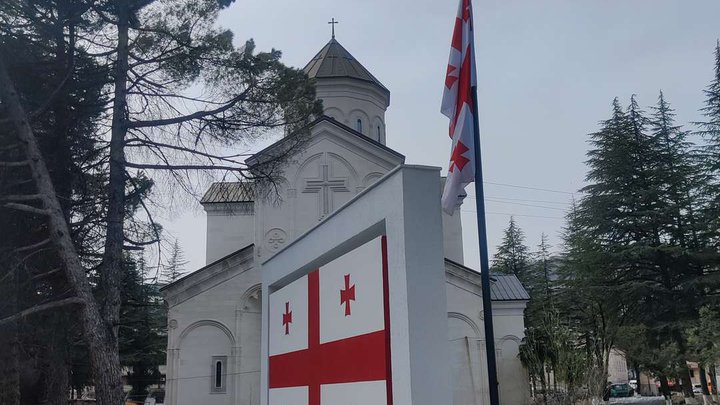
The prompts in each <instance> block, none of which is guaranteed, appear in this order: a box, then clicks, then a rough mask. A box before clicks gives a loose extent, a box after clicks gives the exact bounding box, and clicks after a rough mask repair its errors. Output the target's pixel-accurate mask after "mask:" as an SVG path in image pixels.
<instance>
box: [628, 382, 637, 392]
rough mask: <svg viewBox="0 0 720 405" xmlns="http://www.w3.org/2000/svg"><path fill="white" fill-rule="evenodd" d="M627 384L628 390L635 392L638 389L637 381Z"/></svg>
mask: <svg viewBox="0 0 720 405" xmlns="http://www.w3.org/2000/svg"><path fill="white" fill-rule="evenodd" d="M628 384H630V388H632V389H633V390H634V391H637V389H638V381H637V380H630V381H628Z"/></svg>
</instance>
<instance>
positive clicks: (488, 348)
mask: <svg viewBox="0 0 720 405" xmlns="http://www.w3.org/2000/svg"><path fill="white" fill-rule="evenodd" d="M471 92H472V103H473V106H474V107H475V108H474V110H475V111H473V112H474V114H473V137H474V141H475V142H474V144H475V211H477V227H478V241H479V245H480V246H479V247H480V280H481V286H482V300H483V323H484V325H485V352H486V357H487V367H488V388H489V390H490V405H500V399H499V395H498V379H497V362H496V360H495V332H494V331H493V317H492V300H491V296H490V260H489V259H488V243H487V224H486V223H485V192H484V190H483V177H482V159H481V157H480V123H479V119H478V110H479V108H478V100H477V86H472V88H471Z"/></svg>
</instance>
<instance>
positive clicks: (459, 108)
mask: <svg viewBox="0 0 720 405" xmlns="http://www.w3.org/2000/svg"><path fill="white" fill-rule="evenodd" d="M475 85H476V78H475V49H474V45H473V22H472V6H471V4H470V0H460V7H459V8H458V14H457V17H456V18H455V28H454V29H453V36H452V42H451V44H450V58H449V61H448V66H447V73H446V75H445V88H444V91H443V99H442V107H441V108H440V111H441V112H442V113H443V114H444V115H446V116H447V117H448V118H450V138H451V139H452V148H451V150H450V167H449V168H448V175H447V180H446V181H445V189H444V191H443V195H442V207H443V210H444V211H445V212H447V213H448V214H450V215H452V214H453V212H454V211H455V210H456V209H457V208H458V207H459V206H460V204H462V202H463V199H465V197H466V196H467V194H466V193H465V187H466V186H467V185H468V184H470V183H472V182H473V181H474V180H475V134H474V131H475V129H474V125H473V124H474V117H473V114H477V111H476V108H475V106H474V105H473V98H472V90H471V89H472V87H473V86H475Z"/></svg>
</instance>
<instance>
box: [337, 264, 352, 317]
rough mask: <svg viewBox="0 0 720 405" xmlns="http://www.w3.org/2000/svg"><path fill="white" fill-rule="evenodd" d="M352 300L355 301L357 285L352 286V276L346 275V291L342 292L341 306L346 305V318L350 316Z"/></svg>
mask: <svg viewBox="0 0 720 405" xmlns="http://www.w3.org/2000/svg"><path fill="white" fill-rule="evenodd" d="M350 300H353V301H355V284H353V285H352V286H350V275H349V274H346V275H345V289H344V290H340V305H343V304H345V316H348V315H350Z"/></svg>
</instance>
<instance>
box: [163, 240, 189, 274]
mask: <svg viewBox="0 0 720 405" xmlns="http://www.w3.org/2000/svg"><path fill="white" fill-rule="evenodd" d="M186 264H188V261H187V260H185V253H184V252H183V250H182V248H181V247H180V244H179V243H178V240H177V239H175V241H174V242H173V247H172V250H171V251H170V257H169V258H168V261H167V263H166V264H165V268H164V269H163V271H162V273H161V276H162V277H161V279H162V282H164V283H172V282H175V281H176V280H177V279H179V278H180V277H182V276H183V273H184V272H185V265H186Z"/></svg>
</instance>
